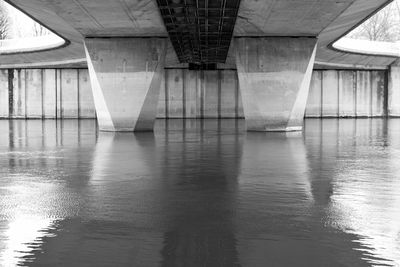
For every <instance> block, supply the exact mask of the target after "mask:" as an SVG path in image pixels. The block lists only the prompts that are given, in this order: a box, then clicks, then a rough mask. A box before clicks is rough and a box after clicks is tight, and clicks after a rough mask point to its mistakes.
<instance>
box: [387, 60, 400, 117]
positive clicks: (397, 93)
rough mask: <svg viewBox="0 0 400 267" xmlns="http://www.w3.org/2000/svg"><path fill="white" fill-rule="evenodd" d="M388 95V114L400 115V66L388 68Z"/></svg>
mask: <svg viewBox="0 0 400 267" xmlns="http://www.w3.org/2000/svg"><path fill="white" fill-rule="evenodd" d="M388 95H389V96H388V115H389V116H393V117H400V66H392V67H391V68H390V72H389V85H388Z"/></svg>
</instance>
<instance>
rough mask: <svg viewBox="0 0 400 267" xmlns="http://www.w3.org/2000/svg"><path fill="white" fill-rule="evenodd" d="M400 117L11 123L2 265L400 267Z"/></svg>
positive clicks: (2, 182) (1, 154)
mask: <svg viewBox="0 0 400 267" xmlns="http://www.w3.org/2000/svg"><path fill="white" fill-rule="evenodd" d="M399 162H400V120H389V121H386V120H381V119H373V120H369V119H365V120H322V121H321V120H307V121H306V128H305V133H304V134H299V133H290V134H280V133H246V132H245V131H244V122H243V121H235V120H222V121H214V120H205V121H190V120H187V121H181V120H171V121H158V122H157V126H156V131H155V133H140V134H130V133H124V134H112V133H98V132H97V129H96V124H95V122H94V121H90V120H88V121H59V122H55V121H44V122H42V121H0V164H1V165H0V166H1V169H0V265H1V266H3V265H4V266H15V265H21V266H373V265H374V266H377V265H381V266H397V265H399V263H400V223H398V222H399V221H400V208H399V207H400V175H399V174H400V164H399Z"/></svg>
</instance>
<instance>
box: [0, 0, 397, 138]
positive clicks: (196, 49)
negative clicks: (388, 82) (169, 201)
mask: <svg viewBox="0 0 400 267" xmlns="http://www.w3.org/2000/svg"><path fill="white" fill-rule="evenodd" d="M8 1H9V2H11V3H12V4H15V5H16V6H18V7H19V8H21V9H23V10H25V11H27V12H28V13H29V14H30V15H32V16H33V17H35V18H37V19H38V20H39V21H46V22H45V23H43V24H45V25H47V26H49V27H50V28H51V29H53V30H54V31H56V32H57V33H60V34H61V35H63V36H64V37H65V38H66V39H68V40H70V41H71V46H68V47H69V48H68V47H66V48H63V49H64V50H60V51H64V54H65V55H66V56H67V55H68V54H71V53H70V51H68V49H72V48H71V47H73V48H74V49H76V50H74V51H75V52H76V54H79V53H81V51H78V49H81V50H82V51H85V50H84V49H83V46H82V45H81V43H82V41H83V42H84V43H85V45H86V60H87V62H88V66H89V70H90V76H91V82H92V90H93V95H94V99H95V103H96V109H97V115H98V120H99V124H100V129H102V130H108V131H127V130H128V131H140V130H152V125H153V122H154V119H155V114H156V109H157V105H156V104H155V103H157V101H155V99H156V98H158V94H159V87H160V84H161V83H162V82H163V81H162V73H164V72H163V71H161V70H162V69H163V68H164V67H171V66H172V67H180V68H190V69H197V70H200V71H201V72H202V73H204V71H207V70H211V69H216V68H226V69H237V70H238V81H239V87H240V90H241V95H242V98H243V106H244V113H245V118H246V121H247V126H248V130H254V131H290V130H301V129H302V124H303V115H304V111H305V105H306V102H307V96H308V90H309V85H310V80H311V73H312V68H313V66H314V62H315V58H316V59H317V60H318V61H319V62H320V61H321V60H325V61H327V62H328V61H332V60H335V59H338V60H342V61H346V58H347V55H345V54H343V53H339V52H337V51H332V50H330V49H328V48H327V47H329V45H330V43H331V42H333V41H335V39H337V38H339V37H340V36H341V35H343V34H345V33H346V32H347V31H348V30H350V29H351V28H352V27H354V26H356V24H357V23H359V22H361V21H362V20H363V19H365V18H367V17H368V16H369V15H371V14H372V13H373V12H375V11H377V10H378V9H379V8H381V7H383V6H384V5H385V4H387V3H389V2H390V0H340V1H337V0H332V1H331V0H327V1H320V0H308V1H293V0H279V1H276V0H265V1H259V0H123V1H109V0H74V1H55V0H48V1H43V0H32V1H24V0H8ZM38 7H40V8H38ZM122 37H123V38H122ZM168 37H169V38H168ZM317 40H318V44H317ZM54 53H57V52H56V51H55V52H54ZM45 55H52V54H51V53H50V52H45ZM36 56H37V55H36ZM1 58H2V59H8V57H4V56H1ZM349 58H351V59H352V60H353V61H355V60H356V59H359V58H361V59H362V57H360V56H358V57H353V56H351V57H350V56H349ZM24 60H26V59H25V58H24ZM362 60H364V61H366V60H368V62H378V63H379V64H380V65H382V66H384V65H385V64H386V65H389V64H391V63H392V62H393V61H394V59H392V58H389V59H382V58H381V57H370V58H368V59H365V58H364V59H362ZM352 64H353V63H352ZM196 79H197V78H195V77H194V78H193V81H190V84H196V83H197V80H196ZM219 82H221V81H219ZM185 86H186V85H185ZM232 89H233V88H232ZM197 97H202V96H200V95H198V96H197Z"/></svg>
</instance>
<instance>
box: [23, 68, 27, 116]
mask: <svg viewBox="0 0 400 267" xmlns="http://www.w3.org/2000/svg"><path fill="white" fill-rule="evenodd" d="M24 73H25V75H24V80H25V82H24V91H25V93H24V98H25V103H24V106H25V114H24V117H25V119H26V118H27V115H28V104H27V103H28V93H27V91H26V85H27V84H28V81H27V75H26V69H24Z"/></svg>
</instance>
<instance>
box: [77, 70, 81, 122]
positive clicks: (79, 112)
mask: <svg viewBox="0 0 400 267" xmlns="http://www.w3.org/2000/svg"><path fill="white" fill-rule="evenodd" d="M79 79H80V75H79V69H76V81H77V83H76V86H77V88H76V91H77V102H78V113H77V114H78V116H77V117H78V119H80V118H81V86H80V82H79Z"/></svg>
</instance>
